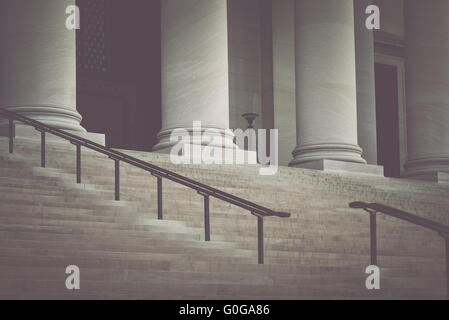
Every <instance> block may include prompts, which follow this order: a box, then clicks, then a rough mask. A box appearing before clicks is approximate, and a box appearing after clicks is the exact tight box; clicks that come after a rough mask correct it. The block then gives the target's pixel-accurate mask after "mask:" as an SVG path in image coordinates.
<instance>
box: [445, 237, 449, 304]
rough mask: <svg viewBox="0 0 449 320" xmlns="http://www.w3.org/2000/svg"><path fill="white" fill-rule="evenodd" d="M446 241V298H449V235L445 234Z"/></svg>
mask: <svg viewBox="0 0 449 320" xmlns="http://www.w3.org/2000/svg"><path fill="white" fill-rule="evenodd" d="M444 240H445V241H446V299H448V300H449V236H444Z"/></svg>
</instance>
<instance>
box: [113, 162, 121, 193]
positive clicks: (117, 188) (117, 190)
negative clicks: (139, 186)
mask: <svg viewBox="0 0 449 320" xmlns="http://www.w3.org/2000/svg"><path fill="white" fill-rule="evenodd" d="M114 161H115V201H120V160H117V159H115V160H114Z"/></svg>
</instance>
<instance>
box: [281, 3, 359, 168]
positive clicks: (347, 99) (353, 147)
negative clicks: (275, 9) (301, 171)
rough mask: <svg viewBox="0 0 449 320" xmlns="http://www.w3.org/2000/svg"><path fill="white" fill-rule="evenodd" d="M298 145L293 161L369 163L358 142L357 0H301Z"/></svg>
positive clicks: (298, 11)
mask: <svg viewBox="0 0 449 320" xmlns="http://www.w3.org/2000/svg"><path fill="white" fill-rule="evenodd" d="M295 13H296V36H295V37H296V110H297V147H296V149H295V150H294V151H293V155H294V159H293V160H292V162H291V163H290V165H291V166H298V167H303V166H304V165H306V166H308V163H309V164H310V163H311V162H322V161H326V160H336V161H343V162H350V163H358V164H365V163H366V161H365V160H364V159H363V158H362V157H361V154H362V149H361V148H360V147H359V146H358V142H357V94H356V71H355V44H354V42H355V40H354V5H353V0H339V1H334V0H296V8H295Z"/></svg>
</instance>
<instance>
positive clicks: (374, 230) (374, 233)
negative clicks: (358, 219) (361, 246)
mask: <svg viewBox="0 0 449 320" xmlns="http://www.w3.org/2000/svg"><path fill="white" fill-rule="evenodd" d="M370 239H371V265H373V266H377V223H376V213H375V212H370Z"/></svg>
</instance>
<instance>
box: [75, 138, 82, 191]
mask: <svg viewBox="0 0 449 320" xmlns="http://www.w3.org/2000/svg"><path fill="white" fill-rule="evenodd" d="M76 183H77V184H81V145H80V144H77V145H76Z"/></svg>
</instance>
